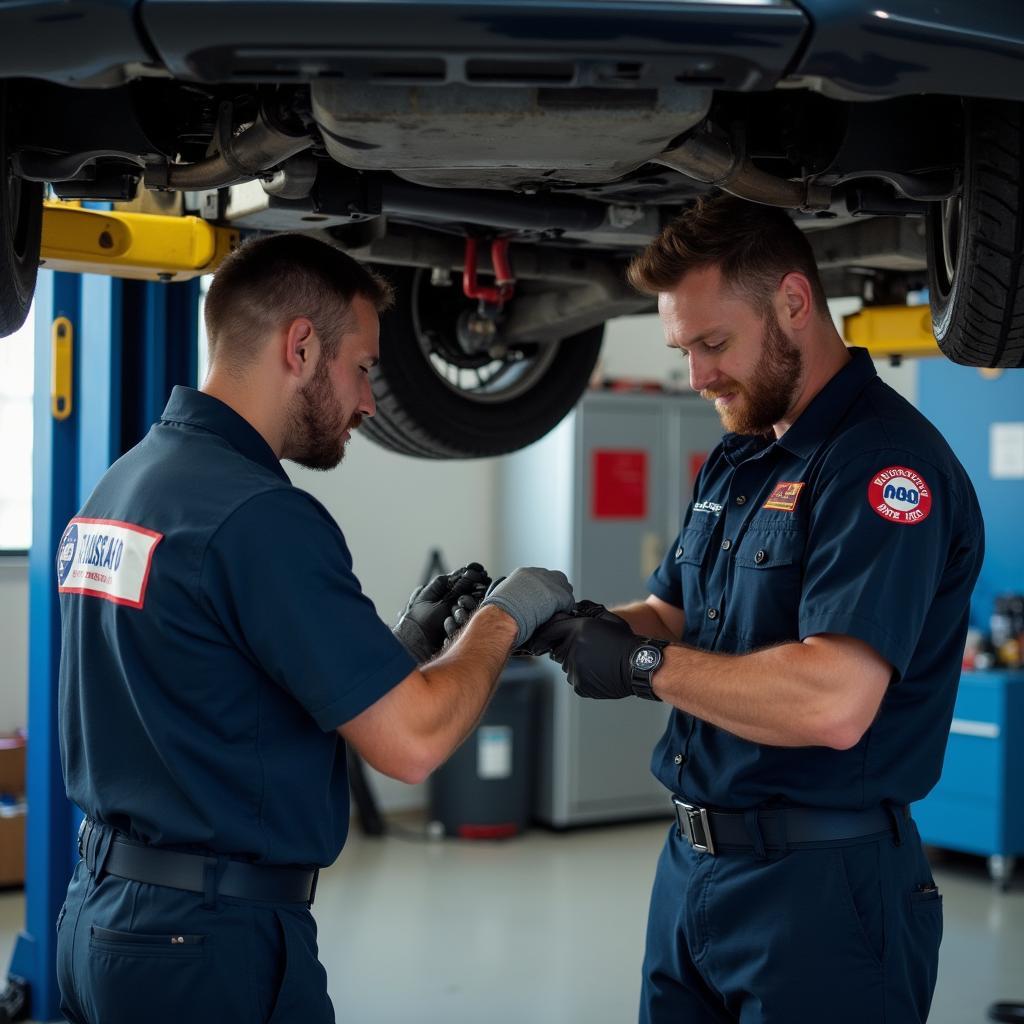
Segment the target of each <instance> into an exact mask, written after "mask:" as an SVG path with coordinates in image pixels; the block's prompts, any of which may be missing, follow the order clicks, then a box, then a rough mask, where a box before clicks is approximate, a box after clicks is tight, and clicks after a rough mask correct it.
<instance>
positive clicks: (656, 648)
mask: <svg viewBox="0 0 1024 1024" xmlns="http://www.w3.org/2000/svg"><path fill="white" fill-rule="evenodd" d="M666 647H668V641H667V640H650V639H645V640H643V641H641V643H639V644H638V645H637V646H636V647H634V648H633V653H632V654H631V655H630V656H629V675H630V682H631V684H632V686H633V693H634V694H635V695H636V696H637V697H643V699H644V700H661V698H660V697H659V696H658V695H657V694H656V693H655V692H654V687H652V686H651V677H652V676H653V675H654V673H655V672H657V671H658V669H659V668H660V666H661V662H662V660H663V656H662V653H661V652H662V651H663V650H664V649H665V648H666Z"/></svg>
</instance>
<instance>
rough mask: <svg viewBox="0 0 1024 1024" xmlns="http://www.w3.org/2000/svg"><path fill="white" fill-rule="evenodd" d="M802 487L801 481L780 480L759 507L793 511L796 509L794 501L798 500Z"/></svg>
mask: <svg viewBox="0 0 1024 1024" xmlns="http://www.w3.org/2000/svg"><path fill="white" fill-rule="evenodd" d="M803 489H804V485H803V482H802V481H801V482H800V483H793V482H792V481H789V480H780V481H779V483H777V484H776V485H775V490H774V491H772V493H771V496H770V497H769V498H768V500H767V501H766V502H765V503H764V504H763V505H762V506H761V507H762V508H772V509H776V510H777V511H779V512H793V511H795V510H796V503H797V502H798V501H799V500H800V492H801V491H802V490H803Z"/></svg>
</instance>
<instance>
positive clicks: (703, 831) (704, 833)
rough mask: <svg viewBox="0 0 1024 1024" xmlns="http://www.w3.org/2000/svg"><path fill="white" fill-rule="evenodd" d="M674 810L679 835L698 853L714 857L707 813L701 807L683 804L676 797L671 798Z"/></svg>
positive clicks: (713, 844)
mask: <svg viewBox="0 0 1024 1024" xmlns="http://www.w3.org/2000/svg"><path fill="white" fill-rule="evenodd" d="M672 803H673V805H674V806H675V810H676V824H677V825H678V826H679V832H680V834H681V835H682V836H683V837H684V838H685V839H686V841H687V842H688V843H689V844H690V846H692V847H693V848H694V849H695V850H696V851H697V852H698V853H709V854H711V856H712V857H713V856H714V855H715V843H714V840H713V839H712V838H711V825H710V822H709V821H708V812H707V810H705V808H703V807H697V806H695V805H694V804H688V803H684V802H683V801H682V800H678V799H677V798H676V797H673V798H672Z"/></svg>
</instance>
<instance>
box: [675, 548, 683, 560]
mask: <svg viewBox="0 0 1024 1024" xmlns="http://www.w3.org/2000/svg"><path fill="white" fill-rule="evenodd" d="M682 557H683V549H682V548H676V558H682Z"/></svg>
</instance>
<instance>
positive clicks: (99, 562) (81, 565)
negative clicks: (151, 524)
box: [57, 517, 163, 608]
mask: <svg viewBox="0 0 1024 1024" xmlns="http://www.w3.org/2000/svg"><path fill="white" fill-rule="evenodd" d="M161 540H163V534H162V533H155V532H154V531H153V530H146V529H143V528H142V527H141V526H135V525H133V524H132V523H122V522H118V521H116V520H113V519H84V518H82V517H76V518H75V519H72V520H71V522H70V523H69V524H68V528H67V529H66V530H65V531H64V536H63V538H62V539H61V542H60V549H59V552H58V555H57V589H58V590H59V591H60V592H61V593H62V594H85V595H87V596H89V597H101V598H103V599H104V600H107V601H113V602H114V604H124V605H128V607H129V608H141V607H142V606H143V605H144V604H145V602H146V585H147V584H148V583H149V569H150V566H151V564H152V562H153V552H154V551H155V550H156V546H157V544H159V543H160V541H161Z"/></svg>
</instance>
